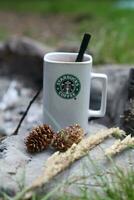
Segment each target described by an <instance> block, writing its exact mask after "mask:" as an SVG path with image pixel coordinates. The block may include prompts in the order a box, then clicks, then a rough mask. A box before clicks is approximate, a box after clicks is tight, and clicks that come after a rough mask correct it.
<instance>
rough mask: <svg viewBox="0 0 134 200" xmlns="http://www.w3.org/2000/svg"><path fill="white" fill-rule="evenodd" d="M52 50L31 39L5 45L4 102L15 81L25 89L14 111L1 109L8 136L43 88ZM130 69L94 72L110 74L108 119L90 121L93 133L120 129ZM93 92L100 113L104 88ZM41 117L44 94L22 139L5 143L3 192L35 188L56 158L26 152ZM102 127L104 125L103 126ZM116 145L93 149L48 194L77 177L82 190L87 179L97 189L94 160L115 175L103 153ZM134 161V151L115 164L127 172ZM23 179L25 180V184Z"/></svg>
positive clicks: (0, 173) (1, 48) (0, 150)
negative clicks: (34, 183)
mask: <svg viewBox="0 0 134 200" xmlns="http://www.w3.org/2000/svg"><path fill="white" fill-rule="evenodd" d="M48 51H51V49H50V48H48V47H45V46H43V45H42V44H40V43H37V42H35V41H33V40H31V39H28V38H12V39H10V40H9V41H7V42H5V43H3V44H1V45H0V66H1V68H0V101H1V100H2V97H3V95H4V93H5V92H6V91H7V89H8V87H9V85H10V82H11V80H16V81H18V83H19V85H20V86H19V87H20V98H19V100H18V104H17V105H16V106H14V108H12V109H11V108H10V109H9V107H8V108H7V110H5V111H2V110H0V127H1V130H4V131H5V133H6V135H10V134H11V133H12V132H13V130H14V129H15V127H16V125H17V124H18V122H19V119H20V117H21V116H22V114H23V112H24V110H25V108H26V106H27V105H28V103H29V101H30V100H31V98H32V97H33V95H34V94H35V91H36V87H37V86H41V85H42V69H43V55H44V54H45V53H46V52H48ZM131 67H133V66H122V65H107V66H98V67H97V68H95V67H93V71H95V72H98V73H106V74H107V75H108V100H107V113H106V116H105V117H104V118H102V119H96V120H95V119H90V120H92V121H91V122H90V124H89V134H94V133H95V132H96V131H97V130H100V129H101V128H107V126H113V125H119V124H120V115H121V114H122V112H123V109H124V104H125V102H126V96H127V80H128V74H129V69H130V68H131ZM7 77H9V78H7ZM21 83H22V84H21ZM24 83H25V84H24ZM31 86H32V87H31ZM91 93H92V95H91V107H92V108H93V109H97V108H99V106H100V98H101V97H100V95H101V84H100V83H99V82H98V81H95V82H94V83H93V85H92V92H91ZM41 116H42V94H41V96H40V98H38V99H37V100H36V102H35V103H34V104H33V106H32V107H31V109H30V111H29V114H28V115H27V117H26V119H25V120H24V123H23V124H22V127H21V129H20V131H19V134H18V135H17V136H10V137H7V138H6V139H5V140H4V141H1V142H0V188H6V189H8V190H9V191H12V192H13V193H14V191H17V190H19V189H20V183H21V185H22V184H24V185H30V184H31V182H32V181H33V180H34V179H35V178H36V177H37V176H39V175H40V174H41V171H42V168H43V166H44V164H45V161H46V159H47V158H48V157H49V156H50V155H51V154H52V153H53V152H52V151H45V152H42V153H39V154H36V155H30V154H28V153H27V152H26V147H25V145H24V138H25V137H26V136H27V134H28V132H29V130H30V129H31V128H33V126H36V125H37V124H40V123H42V117H41ZM98 123H100V124H104V126H103V125H100V124H98ZM1 132H2V131H1ZM113 142H114V139H109V140H107V141H105V142H104V143H103V144H101V145H100V146H98V147H96V148H94V149H93V150H92V151H91V152H90V153H89V155H88V156H86V157H84V158H82V159H80V160H79V161H77V162H76V163H75V164H73V165H72V167H70V168H69V169H67V170H66V171H65V172H63V173H61V174H59V175H58V176H57V177H56V178H55V179H54V180H52V181H51V182H50V183H49V184H48V185H47V186H46V188H44V189H46V190H47V191H49V190H50V189H51V188H53V187H54V186H55V185H57V183H60V182H61V180H63V181H66V180H67V179H69V180H71V179H74V178H75V177H78V178H80V180H79V181H78V182H79V185H82V184H83V183H84V182H83V181H84V180H83V179H81V177H82V176H83V174H84V175H86V176H87V175H88V178H87V181H86V184H87V185H89V186H91V185H93V184H94V183H95V180H94V177H93V174H94V171H95V168H94V166H93V163H92V162H91V159H90V160H89V157H90V158H92V160H94V162H95V163H96V165H97V166H98V168H100V170H101V172H104V173H107V171H109V170H112V165H111V162H110V161H109V160H108V159H107V158H106V157H105V156H104V152H103V149H105V148H106V147H108V146H110V145H111V144H112V143H113ZM133 156H134V150H128V151H125V152H124V153H122V154H120V155H118V156H117V157H115V158H114V162H115V163H117V165H119V166H120V167H123V168H124V169H125V168H126V169H128V168H129V167H130V166H131V165H133V166H134V161H133V159H132V162H131V163H130V157H131V158H133ZM83 168H84V170H83ZM24 177H25V181H24V183H23V182H22V180H23V179H24ZM66 190H67V191H69V192H73V193H77V192H79V187H78V185H73V186H71V187H68V188H66ZM43 191H44V190H43Z"/></svg>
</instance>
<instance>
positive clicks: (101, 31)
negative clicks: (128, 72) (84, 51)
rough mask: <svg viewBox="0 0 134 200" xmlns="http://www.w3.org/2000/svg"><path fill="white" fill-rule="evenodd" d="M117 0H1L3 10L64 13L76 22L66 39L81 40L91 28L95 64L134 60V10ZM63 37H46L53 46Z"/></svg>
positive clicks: (131, 61)
mask: <svg viewBox="0 0 134 200" xmlns="http://www.w3.org/2000/svg"><path fill="white" fill-rule="evenodd" d="M115 2H116V1H112V0H111V1H110V0H101V1H99V0H98V1H97V0H11V1H10V0H4V1H0V10H6V11H15V12H18V13H20V12H21V13H33V14H39V15H41V16H46V15H55V14H56V15H59V16H60V15H65V16H66V18H68V19H69V21H70V23H72V24H73V26H71V28H72V27H73V28H72V32H71V34H70V35H68V38H65V39H66V41H67V40H68V41H70V42H71V41H72V42H73V41H80V40H81V38H82V35H83V33H84V32H90V33H91V34H92V41H91V44H90V50H91V52H92V54H93V55H94V61H95V63H96V64H101V63H123V64H124V63H128V64H133V63H134V37H133V33H134V26H133V19H134V10H127V9H125V10H121V9H118V8H116V7H115ZM54 23H56V22H54ZM63 29H64V25H63ZM69 31H70V30H69ZM25 33H26V34H25ZM0 35H1V34H0ZM24 35H30V37H32V31H30V30H28V31H27V30H26V31H25V32H24ZM37 37H38V36H37ZM60 40H61V38H56V39H55V38H54V39H52V38H47V42H48V43H50V44H51V41H54V42H53V44H51V45H54V46H56V45H57V43H58V42H59V41H60ZM44 41H45V40H44Z"/></svg>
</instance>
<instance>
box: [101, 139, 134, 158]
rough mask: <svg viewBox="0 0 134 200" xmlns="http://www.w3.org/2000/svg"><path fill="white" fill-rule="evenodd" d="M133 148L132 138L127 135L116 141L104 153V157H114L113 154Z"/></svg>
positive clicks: (133, 140)
mask: <svg viewBox="0 0 134 200" xmlns="http://www.w3.org/2000/svg"><path fill="white" fill-rule="evenodd" d="M132 146H134V138H133V137H131V135H128V136H127V137H125V139H123V140H122V141H121V140H117V141H115V143H114V144H113V145H112V146H111V147H110V148H108V149H106V151H105V155H107V156H114V155H115V154H118V153H120V152H122V151H123V150H125V149H127V148H129V147H132Z"/></svg>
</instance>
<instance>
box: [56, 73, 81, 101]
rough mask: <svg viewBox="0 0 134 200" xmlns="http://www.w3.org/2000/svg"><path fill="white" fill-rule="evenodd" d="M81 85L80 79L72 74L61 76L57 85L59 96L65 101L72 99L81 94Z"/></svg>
mask: <svg viewBox="0 0 134 200" xmlns="http://www.w3.org/2000/svg"><path fill="white" fill-rule="evenodd" d="M80 88H81V84H80V81H79V79H78V78H77V77H76V76H74V75H72V74H64V75H62V76H60V77H59V78H58V79H57V81H56V83H55V90H56V92H57V94H58V95H59V96H60V97H62V98H64V99H72V98H74V99H75V97H76V96H77V95H78V94H79V92H80Z"/></svg>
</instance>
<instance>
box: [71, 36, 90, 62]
mask: <svg viewBox="0 0 134 200" xmlns="http://www.w3.org/2000/svg"><path fill="white" fill-rule="evenodd" d="M90 38H91V35H90V34H88V33H85V34H84V36H83V40H82V42H81V45H80V49H79V53H78V56H77V58H76V60H75V62H82V60H83V55H84V53H85V51H86V49H87V46H88V43H89V41H90Z"/></svg>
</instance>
